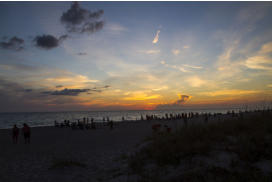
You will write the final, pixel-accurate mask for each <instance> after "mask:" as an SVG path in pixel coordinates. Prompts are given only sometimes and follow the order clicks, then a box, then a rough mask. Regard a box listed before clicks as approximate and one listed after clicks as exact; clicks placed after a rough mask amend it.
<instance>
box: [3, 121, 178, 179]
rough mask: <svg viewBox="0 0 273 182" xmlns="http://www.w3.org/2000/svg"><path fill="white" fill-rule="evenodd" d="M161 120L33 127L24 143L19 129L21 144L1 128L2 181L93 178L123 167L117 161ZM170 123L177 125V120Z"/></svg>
mask: <svg viewBox="0 0 273 182" xmlns="http://www.w3.org/2000/svg"><path fill="white" fill-rule="evenodd" d="M153 123H159V122H158V121H148V122H146V121H142V122H140V121H139V122H123V123H118V124H115V125H114V129H113V130H110V128H109V127H107V126H101V127H99V128H98V129H96V130H72V129H71V128H55V127H37V128H31V143H30V144H24V138H23V136H22V133H21V131H20V135H19V140H18V144H13V143H12V137H11V130H8V129H2V130H0V143H1V148H0V156H1V157H0V164H1V170H0V181H5V182H9V181H14V182H15V181H93V180H95V181H96V179H94V177H98V176H99V174H101V173H102V174H104V173H105V172H107V170H111V169H113V168H115V167H117V166H120V165H122V164H120V162H119V161H118V160H117V159H118V158H120V157H121V156H122V155H124V154H128V153H130V152H133V151H134V150H135V149H136V146H137V145H138V144H139V143H140V142H142V141H143V140H144V139H145V137H147V136H149V135H151V134H152V129H151V126H152V125H153ZM161 123H162V124H163V123H169V125H172V126H173V127H174V122H163V121H161ZM55 160H74V161H81V162H82V163H84V164H86V165H87V167H86V168H80V167H72V168H70V167H68V168H65V169H49V168H50V167H51V166H52V165H53V163H54V161H55Z"/></svg>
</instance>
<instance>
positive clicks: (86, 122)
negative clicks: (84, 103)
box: [54, 117, 114, 130]
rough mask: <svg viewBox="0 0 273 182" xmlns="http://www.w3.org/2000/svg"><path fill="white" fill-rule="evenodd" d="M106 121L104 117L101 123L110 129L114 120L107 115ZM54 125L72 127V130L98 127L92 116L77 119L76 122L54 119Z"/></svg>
mask: <svg viewBox="0 0 273 182" xmlns="http://www.w3.org/2000/svg"><path fill="white" fill-rule="evenodd" d="M106 121H107V122H105V118H103V123H102V124H103V125H107V126H109V127H110V129H113V127H114V122H113V121H112V120H110V119H109V117H107V119H106ZM54 126H55V127H59V128H72V130H76V129H81V130H84V129H86V130H89V129H96V128H97V127H98V123H96V122H94V118H90V119H89V118H85V117H84V118H83V119H82V121H81V120H80V119H78V120H77V121H76V122H70V120H64V121H63V122H57V121H56V120H55V121H54Z"/></svg>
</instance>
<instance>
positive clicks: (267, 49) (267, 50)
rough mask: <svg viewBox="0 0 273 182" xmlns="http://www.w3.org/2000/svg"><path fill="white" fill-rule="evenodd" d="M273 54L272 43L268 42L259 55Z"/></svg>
mask: <svg viewBox="0 0 273 182" xmlns="http://www.w3.org/2000/svg"><path fill="white" fill-rule="evenodd" d="M271 52H272V42H268V43H266V44H264V45H262V47H261V49H260V51H259V53H260V54H267V53H271Z"/></svg>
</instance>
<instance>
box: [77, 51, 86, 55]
mask: <svg viewBox="0 0 273 182" xmlns="http://www.w3.org/2000/svg"><path fill="white" fill-rule="evenodd" d="M78 55H79V56H85V55H87V53H86V52H79V53H78Z"/></svg>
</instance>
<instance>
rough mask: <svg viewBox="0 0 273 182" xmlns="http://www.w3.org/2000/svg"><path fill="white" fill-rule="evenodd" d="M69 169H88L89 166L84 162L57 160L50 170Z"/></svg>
mask: <svg viewBox="0 0 273 182" xmlns="http://www.w3.org/2000/svg"><path fill="white" fill-rule="evenodd" d="M67 167H80V168H86V167H87V165H86V164H85V163H83V162H79V161H75V160H61V159H55V160H54V161H53V163H52V165H51V166H50V167H49V169H63V168H67Z"/></svg>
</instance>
